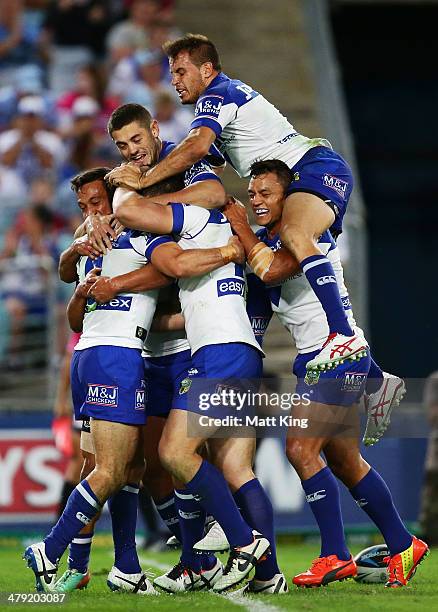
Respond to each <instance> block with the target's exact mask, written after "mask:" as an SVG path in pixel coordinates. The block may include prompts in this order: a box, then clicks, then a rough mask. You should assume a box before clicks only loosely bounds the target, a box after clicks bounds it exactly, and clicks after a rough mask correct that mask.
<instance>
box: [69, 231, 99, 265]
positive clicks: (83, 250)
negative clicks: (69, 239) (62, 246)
mask: <svg viewBox="0 0 438 612" xmlns="http://www.w3.org/2000/svg"><path fill="white" fill-rule="evenodd" d="M73 246H74V249H75V251H76V253H77V254H78V255H84V256H85V257H89V258H90V259H96V258H97V257H99V255H100V252H99V251H98V250H97V249H95V248H94V247H93V245H92V244H91V242H90V241H89V240H88V236H81V237H80V238H77V239H76V240H75V241H74V242H73Z"/></svg>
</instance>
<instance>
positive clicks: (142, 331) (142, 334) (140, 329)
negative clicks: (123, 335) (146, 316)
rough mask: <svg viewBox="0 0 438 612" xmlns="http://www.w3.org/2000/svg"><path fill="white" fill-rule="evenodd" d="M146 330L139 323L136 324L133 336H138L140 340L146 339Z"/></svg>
mask: <svg viewBox="0 0 438 612" xmlns="http://www.w3.org/2000/svg"><path fill="white" fill-rule="evenodd" d="M147 335H148V334H147V331H146V330H145V328H144V327H140V326H139V325H138V326H137V329H136V330H135V337H136V338H140V340H143V342H144V341H145V340H146V336H147Z"/></svg>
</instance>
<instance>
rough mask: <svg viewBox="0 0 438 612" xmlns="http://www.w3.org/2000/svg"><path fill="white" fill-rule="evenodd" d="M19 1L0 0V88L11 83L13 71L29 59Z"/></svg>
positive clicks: (21, 6) (21, 8) (21, 7)
mask: <svg viewBox="0 0 438 612" xmlns="http://www.w3.org/2000/svg"><path fill="white" fill-rule="evenodd" d="M22 21H23V5H22V1H21V0H13V1H12V2H11V0H0V86H1V87H3V86H5V85H11V84H12V83H13V75H14V70H15V69H16V68H17V67H18V66H19V65H20V64H23V63H26V62H27V61H28V59H29V50H28V49H26V42H25V40H24V38H23V28H22Z"/></svg>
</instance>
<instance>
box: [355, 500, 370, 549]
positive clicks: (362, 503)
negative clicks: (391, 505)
mask: <svg viewBox="0 0 438 612" xmlns="http://www.w3.org/2000/svg"><path fill="white" fill-rule="evenodd" d="M367 503H368V502H367V500H366V499H365V498H364V497H362V498H361V499H356V504H357V505H358V506H359V508H363V507H364V506H366V505H367ZM363 558H364V559H366V558H367V557H363Z"/></svg>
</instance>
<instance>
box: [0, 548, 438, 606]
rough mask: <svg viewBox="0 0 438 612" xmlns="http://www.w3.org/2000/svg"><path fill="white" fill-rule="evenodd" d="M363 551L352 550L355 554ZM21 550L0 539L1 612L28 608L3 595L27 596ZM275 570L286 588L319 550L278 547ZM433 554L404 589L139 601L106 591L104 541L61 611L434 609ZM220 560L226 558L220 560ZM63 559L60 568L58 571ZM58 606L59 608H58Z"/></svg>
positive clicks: (168, 559) (160, 567)
mask: <svg viewBox="0 0 438 612" xmlns="http://www.w3.org/2000/svg"><path fill="white" fill-rule="evenodd" d="M361 548H363V546H353V547H352V552H353V553H354V554H355V553H357V552H358V551H359V550H360V549H361ZM22 551H23V546H22V545H21V544H20V543H18V541H17V543H11V541H7V540H5V541H1V540H0V593H1V595H0V597H1V599H0V610H8V609H11V610H12V609H14V610H26V609H29V604H25V605H23V604H21V605H20V604H12V603H8V602H7V597H6V596H5V593H6V594H9V593H11V592H14V593H29V592H32V591H33V587H34V578H33V573H32V572H31V571H30V570H28V569H27V568H26V567H25V563H24V561H22V559H21V554H22ZM278 552H279V560H280V566H281V568H282V570H283V572H284V573H285V575H286V577H287V579H288V582H289V585H290V579H291V577H292V576H293V575H294V574H295V573H298V572H299V571H303V570H304V569H306V568H307V567H308V565H309V562H310V561H311V560H312V559H313V558H314V557H315V556H317V555H318V548H317V547H316V546H314V545H310V544H289V543H281V544H280V545H279V550H278ZM436 552H437V551H435V554H434V551H432V554H431V555H430V556H429V557H428V558H427V559H426V560H425V562H424V563H423V564H422V565H421V566H420V568H419V570H418V572H417V574H416V576H415V577H414V579H413V580H412V582H411V584H410V585H409V587H406V588H403V589H398V590H390V589H385V588H384V587H383V585H377V586H373V585H359V584H357V583H356V582H354V581H346V582H342V583H334V584H331V585H329V586H328V587H325V588H320V589H297V588H295V587H292V588H291V590H290V592H289V594H287V595H281V596H272V595H271V596H258V597H254V596H253V597H242V596H240V598H237V599H236V600H235V601H233V599H232V598H231V596H228V597H224V596H220V595H213V594H209V593H193V594H191V593H187V594H181V595H166V594H163V595H160V596H159V597H158V596H157V597H155V596H153V597H139V596H135V595H129V594H119V593H111V592H110V591H109V590H108V588H107V586H106V577H107V573H108V571H109V569H110V568H111V565H112V551H111V546H110V545H109V543H108V541H107V539H105V540H103V543H100V544H97V545H96V546H94V547H93V551H92V558H91V571H92V574H93V577H92V580H91V582H90V584H89V587H88V588H87V589H86V590H84V591H82V592H75V593H73V594H70V595H68V596H67V599H66V601H65V602H64V603H63V604H62V610H65V612H67V611H71V610H84V611H85V610H90V611H92V612H101V611H105V612H112V611H119V610H120V611H122V610H124V611H126V612H130V611H131V610H137V609H138V610H142V609H145V608H146V607H147V608H148V609H149V610H154V611H157V612H161V611H170V610H171V611H172V612H177V611H180V610H192V611H193V610H200V611H204V610H207V609H214V610H215V612H220V611H222V610H233V609H234V610H237V609H238V608H241V609H246V610H248V611H250V612H278V611H279V610H283V609H286V610H302V611H304V612H307V611H313V610H327V609H328V608H330V612H335V611H341V610H342V611H343V612H344V611H345V610H346V609H347V608H349V609H350V610H354V611H355V612H357V611H359V610H367V611H373V610H376V611H377V610H379V611H380V610H388V611H389V610H390V611H393V610H397V612H399V611H403V610H412V609H413V608H414V609H419V610H430V611H431V612H432V610H438V581H437V578H438V554H436ZM140 557H141V561H142V565H143V568H144V569H145V570H146V569H148V570H150V571H151V572H152V574H153V575H158V574H161V573H163V571H165V570H166V569H167V568H168V567H170V566H171V565H173V563H174V561H175V560H176V559H177V553H175V552H166V553H149V552H141V553H140ZM222 558H223V559H225V557H222ZM64 565H65V560H64V561H63V562H62V563H61V570H62V571H63V568H64ZM55 605H56V604H50V605H47V604H38V605H37V609H38V610H50V609H52V610H53V608H54V607H55ZM58 605H59V604H58Z"/></svg>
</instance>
